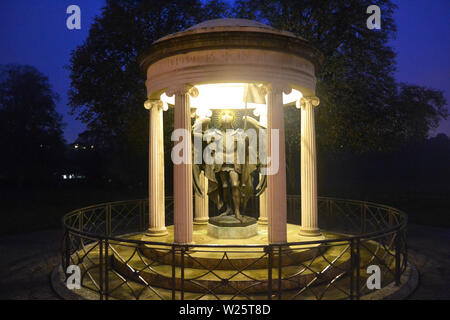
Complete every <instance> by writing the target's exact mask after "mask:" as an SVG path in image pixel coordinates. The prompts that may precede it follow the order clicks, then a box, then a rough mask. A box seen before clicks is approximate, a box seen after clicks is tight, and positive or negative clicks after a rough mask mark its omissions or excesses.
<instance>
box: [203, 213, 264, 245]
mask: <svg viewBox="0 0 450 320" xmlns="http://www.w3.org/2000/svg"><path fill="white" fill-rule="evenodd" d="M257 234H258V224H257V223H256V219H255V218H252V217H248V216H242V220H238V219H237V218H236V217H235V216H234V215H232V216H223V217H221V216H217V217H213V218H210V219H209V223H208V236H211V237H214V238H216V239H247V238H251V237H253V236H255V235H257Z"/></svg>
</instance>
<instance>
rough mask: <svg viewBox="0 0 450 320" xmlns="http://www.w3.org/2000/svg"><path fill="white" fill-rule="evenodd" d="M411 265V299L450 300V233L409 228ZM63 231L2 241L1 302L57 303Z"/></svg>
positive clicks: (448, 230) (442, 230)
mask: <svg viewBox="0 0 450 320" xmlns="http://www.w3.org/2000/svg"><path fill="white" fill-rule="evenodd" d="M408 236H409V252H410V261H411V262H413V263H414V264H415V265H416V267H417V268H418V270H419V272H420V284H419V288H418V289H417V290H416V291H415V292H414V293H413V294H412V296H411V297H410V298H411V299H450V229H446V228H433V227H424V226H417V225H410V226H409V232H408ZM60 243H61V231H59V230H47V231H40V232H33V233H27V234H21V235H13V236H1V237H0V299H57V298H58V297H57V296H56V294H55V293H54V292H53V291H52V289H51V286H50V281H49V276H50V272H51V271H52V270H53V268H54V267H55V266H56V265H57V264H58V263H59V262H60V258H59V248H60Z"/></svg>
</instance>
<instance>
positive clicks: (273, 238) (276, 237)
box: [266, 84, 290, 243]
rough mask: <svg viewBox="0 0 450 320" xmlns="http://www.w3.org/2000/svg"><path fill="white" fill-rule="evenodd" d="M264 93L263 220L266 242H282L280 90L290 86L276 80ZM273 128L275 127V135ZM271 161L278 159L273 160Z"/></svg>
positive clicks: (283, 160)
mask: <svg viewBox="0 0 450 320" xmlns="http://www.w3.org/2000/svg"><path fill="white" fill-rule="evenodd" d="M266 88H267V90H268V95H267V132H268V139H267V141H268V150H267V151H268V152H267V155H268V157H269V159H270V160H269V163H268V167H269V168H271V169H269V172H268V176H267V189H266V196H267V218H268V219H267V220H268V236H269V243H285V242H286V241H287V234H286V223H287V218H286V155H285V138H284V137H285V134H284V110H283V92H286V93H289V91H290V88H288V87H286V86H282V85H279V84H272V85H271V86H268V87H266ZM274 130H278V139H274V140H273V141H272V139H273V138H275V137H276V135H275V133H274ZM274 161H275V162H276V161H277V162H278V163H277V164H276V163H274Z"/></svg>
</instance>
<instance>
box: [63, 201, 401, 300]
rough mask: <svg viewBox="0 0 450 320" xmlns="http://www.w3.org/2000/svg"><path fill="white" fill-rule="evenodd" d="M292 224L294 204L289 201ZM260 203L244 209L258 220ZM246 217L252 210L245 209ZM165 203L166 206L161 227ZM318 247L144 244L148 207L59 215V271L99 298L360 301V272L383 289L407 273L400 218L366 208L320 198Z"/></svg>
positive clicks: (118, 205) (388, 210)
mask: <svg viewBox="0 0 450 320" xmlns="http://www.w3.org/2000/svg"><path fill="white" fill-rule="evenodd" d="M287 205H288V206H287V207H288V221H289V222H290V223H293V224H297V225H299V224H300V222H301V221H300V216H301V214H300V211H301V202H300V196H288V198H287ZM257 207H258V201H257V199H253V201H252V203H250V205H249V208H253V209H250V210H249V211H250V212H253V213H254V212H257ZM252 210H253V211H252ZM172 218H173V198H171V197H168V198H166V219H167V222H168V224H170V222H171V220H172ZM319 221H320V228H321V230H324V232H325V233H326V238H325V239H324V240H317V241H302V242H289V243H286V244H264V245H212V244H211V245H208V244H202V245H201V244H189V245H179V244H174V243H171V242H158V241H146V240H143V239H142V233H143V232H145V230H146V229H147V225H148V200H132V201H121V202H112V203H106V204H100V205H94V206H90V207H86V208H83V209H79V210H75V211H72V212H70V213H68V214H66V215H65V216H64V217H63V228H64V239H63V246H62V247H63V248H62V266H63V268H64V270H66V268H67V267H68V266H69V265H78V266H79V267H80V271H81V285H82V287H83V289H88V291H90V292H91V293H93V294H94V298H98V299H274V298H277V299H359V298H360V297H361V296H362V295H365V294H367V293H370V292H371V290H370V289H369V288H368V286H367V284H366V282H367V279H368V277H369V275H370V274H368V273H367V268H368V267H369V266H371V265H375V266H377V267H378V268H379V270H380V272H381V285H382V287H384V286H386V285H388V284H390V283H392V282H395V284H397V285H398V284H400V278H401V275H402V273H403V271H404V270H405V269H406V265H407V245H406V225H407V216H406V214H404V213H403V212H401V211H400V210H397V209H395V208H392V207H388V206H384V205H379V204H375V203H370V202H363V201H354V200H344V199H335V198H323V197H321V198H319Z"/></svg>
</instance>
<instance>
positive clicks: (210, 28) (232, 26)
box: [155, 18, 304, 43]
mask: <svg viewBox="0 0 450 320" xmlns="http://www.w3.org/2000/svg"><path fill="white" fill-rule="evenodd" d="M223 31H247V32H263V33H272V34H279V35H284V36H288V37H294V38H300V39H303V38H301V37H298V36H296V35H295V34H293V33H292V32H288V31H281V30H277V29H275V28H273V27H271V26H268V25H266V24H263V23H260V22H257V21H253V20H248V19H231V18H225V19H213V20H207V21H203V22H201V23H199V24H196V25H194V26H192V27H190V28H188V29H186V30H184V31H180V32H177V33H173V34H169V35H167V36H165V37H162V38H160V39H158V40H156V41H155V43H157V42H161V41H164V40H168V39H172V38H177V37H181V36H185V35H190V34H199V33H209V32H223ZM303 40H304V39H303Z"/></svg>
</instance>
